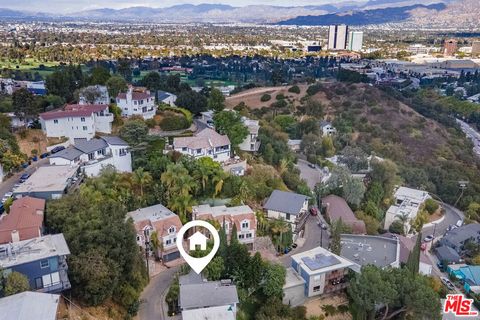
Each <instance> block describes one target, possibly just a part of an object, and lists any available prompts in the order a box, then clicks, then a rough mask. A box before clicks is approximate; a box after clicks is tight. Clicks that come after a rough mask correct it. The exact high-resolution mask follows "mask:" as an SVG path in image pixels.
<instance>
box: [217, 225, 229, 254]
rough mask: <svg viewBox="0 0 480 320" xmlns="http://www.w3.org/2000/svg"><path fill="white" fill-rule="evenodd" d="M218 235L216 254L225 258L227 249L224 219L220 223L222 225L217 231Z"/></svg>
mask: <svg viewBox="0 0 480 320" xmlns="http://www.w3.org/2000/svg"><path fill="white" fill-rule="evenodd" d="M218 235H219V238H220V247H218V255H219V256H220V257H222V258H223V259H224V260H225V259H226V258H227V251H228V240H227V233H226V231H225V219H223V224H222V227H221V228H220V232H219V233H218Z"/></svg>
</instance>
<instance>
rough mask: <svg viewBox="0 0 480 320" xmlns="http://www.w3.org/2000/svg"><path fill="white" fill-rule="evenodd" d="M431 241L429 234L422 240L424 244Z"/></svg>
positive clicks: (431, 237) (431, 236)
mask: <svg viewBox="0 0 480 320" xmlns="http://www.w3.org/2000/svg"><path fill="white" fill-rule="evenodd" d="M432 240H433V235H431V234H430V235H428V236H426V237H425V238H424V239H423V241H424V242H430V241H432Z"/></svg>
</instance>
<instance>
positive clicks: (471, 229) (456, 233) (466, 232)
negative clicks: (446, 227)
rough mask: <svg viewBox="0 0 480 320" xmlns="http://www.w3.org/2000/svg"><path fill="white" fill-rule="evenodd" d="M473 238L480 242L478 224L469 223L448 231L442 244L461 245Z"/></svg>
mask: <svg viewBox="0 0 480 320" xmlns="http://www.w3.org/2000/svg"><path fill="white" fill-rule="evenodd" d="M470 238H474V239H476V240H477V243H478V242H480V224H478V223H471V224H467V225H464V226H462V227H459V228H457V229H455V230H452V231H449V232H448V233H447V234H446V235H445V236H444V237H443V239H442V242H444V243H445V242H447V241H448V242H450V243H452V244H454V245H457V246H459V245H461V243H462V242H463V241H465V240H467V239H470Z"/></svg>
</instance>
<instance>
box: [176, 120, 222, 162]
mask: <svg viewBox="0 0 480 320" xmlns="http://www.w3.org/2000/svg"><path fill="white" fill-rule="evenodd" d="M172 148H173V150H175V151H178V152H180V153H183V154H185V155H189V156H192V157H194V158H196V159H198V158H202V157H209V158H212V159H213V160H214V161H217V162H224V161H227V160H228V159H230V150H231V147H230V139H228V137H227V136H226V135H221V134H219V133H218V132H216V131H215V130H212V129H210V128H205V129H203V130H202V131H200V132H199V133H197V134H196V135H194V136H192V137H177V138H174V139H173V146H172Z"/></svg>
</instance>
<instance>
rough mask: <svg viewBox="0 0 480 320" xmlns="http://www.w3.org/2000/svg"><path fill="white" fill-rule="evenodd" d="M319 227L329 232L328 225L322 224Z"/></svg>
mask: <svg viewBox="0 0 480 320" xmlns="http://www.w3.org/2000/svg"><path fill="white" fill-rule="evenodd" d="M318 226H319V227H320V228H322V229H323V230H327V225H326V224H325V223H323V222H320V223H319V224H318Z"/></svg>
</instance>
